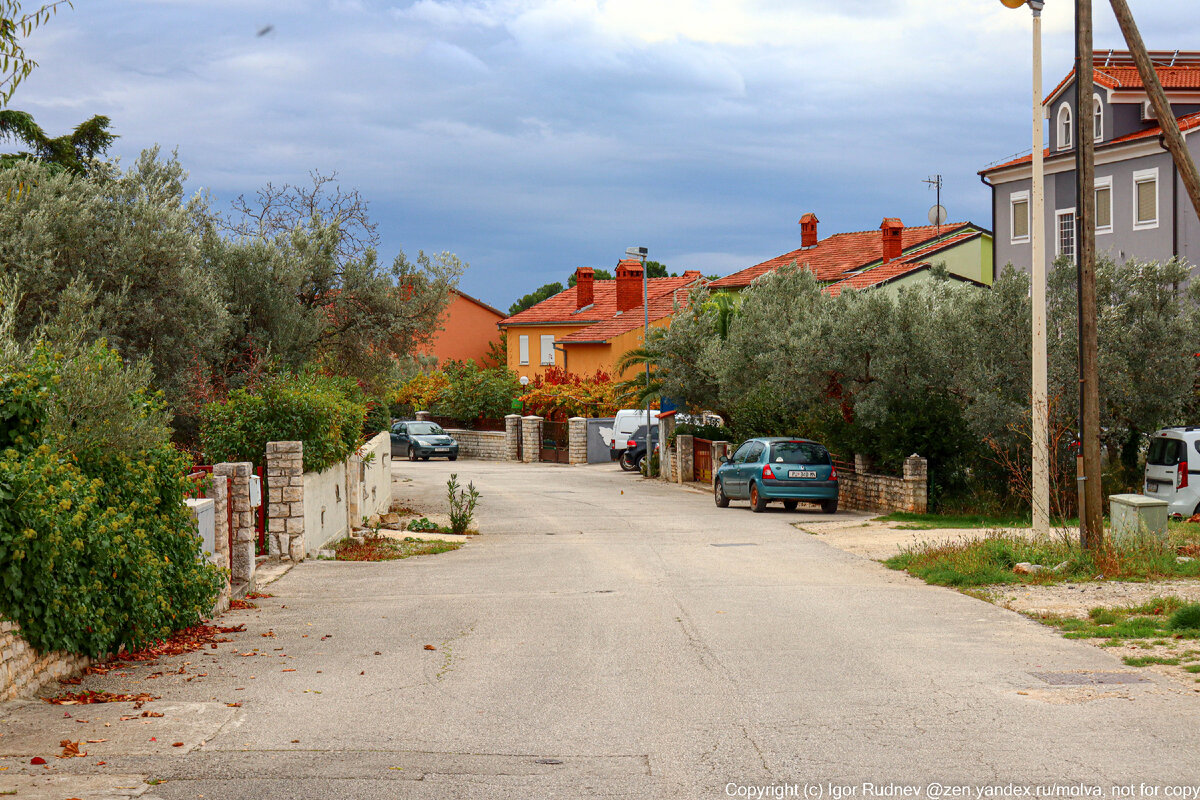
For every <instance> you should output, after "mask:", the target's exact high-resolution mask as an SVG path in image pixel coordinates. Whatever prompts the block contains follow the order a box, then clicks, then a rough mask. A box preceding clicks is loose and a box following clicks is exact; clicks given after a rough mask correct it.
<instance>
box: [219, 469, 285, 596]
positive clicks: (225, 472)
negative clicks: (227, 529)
mask: <svg viewBox="0 0 1200 800" xmlns="http://www.w3.org/2000/svg"><path fill="white" fill-rule="evenodd" d="M268 466H269V463H268ZM253 473H254V465H253V464H251V463H250V462H249V461H239V462H233V463H228V462H227V463H223V464H216V465H214V466H213V475H214V476H224V477H226V478H228V479H229V484H228V487H229V488H228V491H229V502H231V503H232V504H233V551H232V552H231V553H230V562H229V571H230V577H231V580H232V582H233V584H234V585H235V586H238V585H241V584H249V583H250V582H251V581H252V580H253V579H254V563H255V562H254V556H255V552H254V551H255V532H254V508H253V506H251V505H250V476H251V475H252V474H253ZM268 482H271V481H270V479H269V478H268Z"/></svg>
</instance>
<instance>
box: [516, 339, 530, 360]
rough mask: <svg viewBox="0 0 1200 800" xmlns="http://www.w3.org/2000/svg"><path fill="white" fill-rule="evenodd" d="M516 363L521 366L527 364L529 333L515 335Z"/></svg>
mask: <svg viewBox="0 0 1200 800" xmlns="http://www.w3.org/2000/svg"><path fill="white" fill-rule="evenodd" d="M517 363H518V364H519V365H520V366H522V367H527V366H529V334H528V333H522V334H521V335H519V336H518V337H517Z"/></svg>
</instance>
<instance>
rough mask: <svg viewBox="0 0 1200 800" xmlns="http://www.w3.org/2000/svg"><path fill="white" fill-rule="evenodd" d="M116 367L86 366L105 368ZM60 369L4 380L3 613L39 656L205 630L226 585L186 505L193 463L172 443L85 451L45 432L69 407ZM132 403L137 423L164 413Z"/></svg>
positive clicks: (52, 365)
mask: <svg viewBox="0 0 1200 800" xmlns="http://www.w3.org/2000/svg"><path fill="white" fill-rule="evenodd" d="M114 357H115V355H114V354H112V353H111V351H104V352H103V353H101V352H100V351H93V352H92V353H89V354H84V356H83V358H96V359H98V360H97V361H96V363H95V364H94V366H96V367H102V366H104V367H106V366H107V364H106V363H105V362H108V361H109V360H110V359H111V358H114ZM68 363H71V362H68ZM75 363H78V360H76V362H75ZM62 367H63V361H62V359H61V357H58V356H54V355H51V354H50V353H48V352H47V351H45V350H39V351H38V352H37V353H36V354H35V356H34V358H33V360H32V363H30V364H26V365H22V366H19V367H16V368H10V369H8V370H6V371H4V372H3V373H0V446H2V447H3V450H0V614H2V615H3V616H4V617H5V618H7V619H10V620H12V621H14V622H16V623H17V624H18V625H20V627H21V635H22V636H23V637H24V638H25V639H26V640H27V641H28V642H29V643H30V644H32V645H33V646H34V647H36V648H37V649H39V650H42V651H46V650H68V651H71V652H77V653H86V654H89V655H100V654H103V653H108V652H114V651H116V650H118V649H120V648H121V647H129V648H135V647H139V646H142V645H145V644H148V643H150V642H153V641H155V640H158V639H161V638H164V637H165V636H167V635H169V634H170V633H171V632H173V631H175V630H177V629H179V628H183V627H187V626H189V625H193V624H195V623H197V622H199V621H200V620H201V618H202V617H203V616H204V615H205V614H207V613H209V612H210V611H211V609H212V605H213V602H214V601H215V600H216V597H217V593H218V592H219V590H220V587H221V585H222V583H223V578H222V573H221V570H219V569H218V568H217V567H215V566H214V565H212V564H211V563H209V562H208V561H207V560H205V559H204V558H203V555H202V553H201V550H200V540H199V537H198V536H197V535H196V532H195V525H194V523H193V522H192V519H191V514H190V513H189V511H188V508H187V506H186V504H185V503H184V492H185V490H186V488H187V487H188V485H189V484H188V481H187V479H186V477H185V476H186V474H187V471H188V464H189V461H188V459H187V457H186V456H185V455H184V454H182V453H180V452H179V451H178V450H176V449H175V448H174V447H172V446H171V445H170V444H165V443H162V444H157V445H154V446H151V447H148V448H145V449H142V450H140V451H138V452H135V453H134V454H133V455H130V454H128V453H126V452H122V451H120V450H118V449H116V448H105V447H100V446H97V447H94V448H92V449H90V450H88V451H84V452H79V453H76V452H73V451H72V447H71V442H70V440H69V439H68V438H66V436H64V435H62V434H60V432H59V431H57V430H47V427H48V426H44V425H43V424H42V423H43V421H44V420H45V419H46V418H47V416H48V409H50V408H51V406H53V405H54V404H55V403H62V402H67V401H69V398H64V397H60V396H58V395H57V394H56V393H57V392H59V391H63V390H61V389H60V386H61V385H66V384H64V383H63V382H62V381H61V380H60V379H61V377H62V376H61V374H60V369H61V368H62ZM92 371H93V372H96V371H97V370H92ZM129 401H130V402H129V405H128V408H129V415H130V421H131V422H137V421H141V420H144V419H147V418H152V417H154V416H155V415H156V414H158V413H159V409H158V408H157V401H155V400H153V399H152V398H150V397H149V396H147V395H146V394H145V392H144V391H138V392H135V393H134V394H133V395H131V396H130V398H129Z"/></svg>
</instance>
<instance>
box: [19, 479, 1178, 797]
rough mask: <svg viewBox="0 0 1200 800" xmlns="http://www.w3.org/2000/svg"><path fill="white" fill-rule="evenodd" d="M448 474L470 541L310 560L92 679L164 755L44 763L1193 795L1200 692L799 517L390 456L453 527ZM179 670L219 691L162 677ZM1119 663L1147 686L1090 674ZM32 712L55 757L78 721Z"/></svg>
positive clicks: (340, 779) (348, 784)
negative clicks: (475, 496) (263, 594)
mask: <svg viewBox="0 0 1200 800" xmlns="http://www.w3.org/2000/svg"><path fill="white" fill-rule="evenodd" d="M451 471H454V472H457V473H458V474H459V476H460V479H470V480H473V481H474V482H475V485H476V486H477V487H478V488H479V490H480V491H481V492H482V495H483V497H482V501H481V504H480V507H479V512H478V518H479V527H480V529H481V530H482V532H483V534H482V535H481V536H480V537H478V538H476V539H474V540H472V541H471V543H470V544H469V545H468V546H467V547H465V548H464V549H462V550H459V551H457V552H453V553H447V554H443V555H439V556H435V557H424V558H413V559H408V560H405V561H400V562H390V563H384V564H351V563H335V562H307V563H305V564H303V565H300V566H299V567H297V568H296V569H294V570H292V572H290V573H289V574H288V575H286V576H284V577H283V578H282V579H281V580H279V581H278V582H277V583H275V584H273V585H272V586H271V587H270V589H269V591H270V592H272V593H273V594H274V595H275V597H273V598H269V599H264V600H261V601H259V602H260V604H261V609H260V610H259V611H242V612H233V613H232V614H230V615H229V616H227V617H226V618H225V623H226V624H228V623H229V622H230V621H236V622H242V621H245V622H246V623H247V627H248V630H247V632H246V633H242V634H236V635H235V637H236V641H235V643H233V644H232V645H222V646H221V649H220V650H216V651H211V652H204V653H201V654H194V655H192V656H190V657H182V658H179V659H175V660H173V661H164V662H162V663H160V664H159V666H158V667H157V668H156V670H159V671H165V672H166V673H167V674H165V675H163V676H162V677H159V678H156V679H154V680H153V681H149V680H145V676H143V675H142V673H140V672H139V673H136V674H134V675H133V676H131V677H118V676H106V677H104V678H98V677H93V678H89V679H88V681H87V682H86V683H85V687H84V688H96V689H100V688H108V689H111V690H122V691H131V690H146V689H148V688H152V689H153V690H154V691H155V693H156V694H160V695H161V696H162V698H163V699H162V700H160V701H157V702H156V703H155V704H154V706H155V707H157V708H159V709H160V710H162V709H164V708H165V709H168V710H169V711H170V713H168V714H167V715H166V717H164V718H163V719H162V720H154V721H153V722H154V723H155V724H156V725H161V727H160V728H154V730H160V731H161V732H160V733H159V735H158V736H156V737H155V738H156V739H158V741H157V742H153V743H140V744H139V743H132V742H126V741H125V739H120V738H117V739H114V742H115V743H114V744H113V745H111V746H109V745H108V743H97V744H95V745H93V746H92V747H93V750H94V754H95V755H94V757H96V756H99V757H103V758H105V759H106V761H107V763H106V764H105V765H104V766H103V767H97V766H94V762H93V761H92V758H88V759H71V760H70V762H69V763H68V762H59V763H57V764H55V765H53V766H54V770H55V773H56V774H58V775H63V774H78V775H84V774H96V773H106V772H107V773H108V774H119V775H129V776H143V777H144V776H150V777H151V778H153V779H156V780H162V781H164V782H163V783H159V784H158V785H155V786H153V787H152V788H151V789H149V792H150V794H149V795H146V796H147V797H150V796H152V797H155V798H162V799H163V800H167V798H171V799H175V798H179V799H182V798H197V797H206V798H234V797H244V798H257V799H259V800H276V798H278V799H279V800H283V798H287V799H288V800H293V799H294V798H356V799H357V798H362V799H364V800H368V799H370V798H466V797H479V798H572V797H635V798H641V797H680V798H707V797H712V798H717V797H728V796H756V795H754V794H745V793H741V792H745V791H749V790H747V789H746V788H745V787H752V788H753V787H761V788H764V789H766V790H767V791H770V792H774V794H766V795H765V796H767V797H776V796H795V795H790V794H783V793H782V792H791V791H796V792H798V793H799V796H802V797H803V796H805V793H804V791H805V788H806V787H808V795H807V796H808V797H810V798H822V800H845V798H847V797H853V798H861V797H864V796H870V792H871V791H872V788H871V787H875V788H874V791H877V792H885V791H887V790H888V787H898V786H900V785H911V786H914V787H920V789H921V792H922V793H921V794H919V795H915V796H918V797H922V798H923V797H926V796H930V797H931V798H932V800H937V797H935V796H933V795H930V794H929V789H928V784H929V783H931V782H936V783H937V784H940V785H946V786H955V785H970V786H973V787H989V786H1003V785H1005V784H1008V783H1010V782H1013V783H1016V784H1020V785H1021V786H1039V785H1054V786H1074V787H1076V788H1075V789H1073V790H1072V791H1076V792H1081V791H1084V790H1080V789H1078V786H1079V785H1080V784H1083V785H1085V786H1086V787H1091V786H1097V787H1100V789H1101V790H1102V791H1103V792H1104V794H1103V795H1099V796H1112V795H1111V794H1110V789H1111V787H1112V786H1114V785H1125V784H1131V783H1132V784H1134V785H1135V787H1138V788H1135V790H1134V794H1132V795H1131V796H1133V797H1142V796H1153V795H1143V794H1142V793H1141V792H1142V790H1141V789H1140V787H1139V786H1138V785H1139V784H1143V783H1145V784H1148V785H1154V786H1159V787H1167V786H1175V785H1183V784H1190V785H1194V784H1197V783H1200V780H1198V779H1200V757H1198V756H1197V754H1198V753H1200V728H1198V726H1197V719H1198V712H1200V694H1198V693H1196V692H1194V691H1192V690H1190V689H1189V688H1188V687H1186V686H1182V685H1180V684H1177V683H1172V682H1170V681H1168V680H1166V679H1163V678H1160V677H1158V676H1155V675H1146V674H1144V673H1137V672H1136V671H1133V670H1130V669H1129V668H1126V667H1124V666H1123V665H1122V664H1121V662H1120V661H1118V660H1117V659H1116V658H1114V657H1113V656H1111V655H1110V654H1108V653H1107V652H1105V651H1104V650H1102V649H1099V648H1096V647H1093V646H1090V645H1087V644H1084V643H1081V642H1075V641H1069V640H1065V639H1063V638H1062V637H1061V636H1060V635H1058V634H1057V633H1055V632H1053V631H1051V630H1049V629H1047V628H1044V627H1042V626H1040V625H1038V624H1036V623H1034V622H1031V621H1029V620H1026V619H1024V618H1022V617H1020V616H1018V615H1016V614H1013V613H1011V612H1008V611H1005V610H1003V609H999V608H997V607H994V606H991V605H989V604H986V603H983V602H981V601H978V600H975V599H972V598H970V597H967V596H964V595H961V594H958V593H955V592H952V591H949V590H946V589H939V588H933V587H927V586H925V585H923V584H921V583H919V582H917V581H915V580H912V579H909V578H907V577H905V576H903V575H900V574H897V573H894V572H891V571H889V570H887V569H885V568H883V567H882V566H881V565H879V564H877V563H875V562H872V561H868V560H865V559H862V558H859V557H857V556H853V555H850V554H847V553H844V552H841V551H839V550H835V549H832V548H830V547H828V546H827V545H825V544H823V543H822V542H821V541H820V540H819V539H817V538H815V537H812V536H809V535H807V534H805V533H803V532H802V531H800V530H797V529H796V528H795V527H793V526H792V524H791V523H793V522H796V521H800V520H805V519H813V520H815V519H821V518H823V517H821V515H820V514H819V513H817V512H815V511H811V512H804V511H801V512H797V513H787V512H785V511H783V510H782V509H781V508H775V507H772V508H771V510H770V511H769V512H768V513H764V514H752V513H751V512H750V511H749V509H748V508H747V507H746V504H744V503H735V504H734V506H733V507H732V508H730V509H727V510H720V509H717V508H716V507H715V506H714V505H713V503H712V499H711V497H708V496H705V495H703V494H699V493H694V492H689V491H685V490H681V489H679V488H676V487H670V486H666V485H663V484H660V483H657V482H648V481H644V480H642V479H640V478H638V477H635V476H633V475H629V474H624V473H621V472H620V471H619V470H617V469H616V468H614V467H609V466H607V465H605V466H601V467H586V468H579V467H575V468H573V467H562V466H552V465H515V464H491V463H486V462H477V461H460V462H457V463H455V464H447V463H445V462H436V461H435V462H428V463H408V462H397V465H396V467H395V475H396V478H397V479H398V482H397V483H396V484H395V490H396V496H397V499H400V500H403V501H406V502H410V503H411V504H413V505H414V506H417V507H419V508H430V509H442V508H443V507H444V493H445V480H446V477H447V476H448V475H449V473H450V472H451ZM268 631H271V632H273V633H274V636H269V637H264V636H262V635H261V634H263V633H266V632H268ZM426 645H432V646H433V647H434V648H436V649H433V650H429V649H426ZM254 648H258V650H259V652H260V654H259V655H257V656H241V655H239V653H245V652H249V651H252V650H253V649H254ZM277 648H278V649H277ZM184 661H188V662H190V663H189V664H187V665H186V669H185V672H186V673H188V674H189V675H190V674H193V673H196V672H199V671H203V672H204V673H205V676H204V677H202V678H198V679H193V680H191V681H188V680H187V679H186V677H185V676H183V675H172V674H170V673H171V671H172V669H173V668H174V666H175V665H179V666H183V662H184ZM164 668H165V669H164ZM284 670H289V671H284ZM291 670H294V671H291ZM1114 672H1125V673H1133V675H1134V677H1137V678H1139V679H1141V682H1138V683H1115V684H1107V683H1103V684H1099V685H1084V684H1086V683H1089V682H1092V681H1095V680H1106V679H1107V678H1105V674H1106V673H1114ZM1048 673H1054V674H1055V675H1047V674H1048ZM1061 673H1069V674H1067V675H1065V677H1064V676H1063V675H1061ZM1039 675H1043V677H1039ZM251 676H253V677H251ZM1056 676H1057V677H1056ZM1063 680H1066V681H1072V682H1074V683H1073V684H1071V683H1068V684H1066V685H1061V684H1059V683H1057V682H1058V681H1063ZM227 702H240V703H241V706H240V707H235V708H231V707H228V706H226V705H225V704H226V703H227ZM148 707H149V706H148ZM46 708H52V711H53V714H54V715H57V716H61V714H60V713H59V712H60V711H61V709H60V708H58V707H49V706H45V705H44V704H43V705H38V706H37V707H33V706H30V707H17V708H16V709H15V710H14V711H10V713H9V717H10V719H9V720H0V729H5V730H12V731H14V733H13V734H12V736H9V737H2V738H0V755H9V756H11V758H8V759H0V760H2V761H3V763H4V764H6V765H7V764H13V765H18V764H20V763H23V762H21V761H20V758H19V757H20V756H21V755H22V754H26V755H27V749H28V747H29V745H27V744H22V741H23V740H21V739H20V731H19V730H18V729H17V728H13V727H12V725H13V724H16V725H17V726H18V728H19V723H20V722H21V720H22V719H25V720H26V721H28V720H29V719H31V717H29V715H30V714H37V713H40V714H47V713H48V712H45V711H44V710H42V709H46ZM76 711H77V712H78V713H77V714H76V716H81V715H82V713H83V712H82V711H81V710H79V709H76ZM87 711H88V712H89V714H90V715H91V716H92V722H91V723H89V724H94V723H95V722H96V721H98V720H100V719H102V716H101V715H102V714H104V713H110V714H113V713H117V712H116V711H115V710H109V709H102V708H101V707H91V708H89V709H87ZM22 714H24V715H25V717H22ZM46 720H47V722H45V723H44V724H45V725H47V726H51V723H53V725H52V726H51V727H53V730H51V731H49V734H50V738H57V737H58V736H59V733H58V731H59V730H60V729H62V730H68V729H70V730H74V729H73V728H70V724H71V723H72V722H74V720H66V721H63V720H57V719H53V720H52V719H51V717H50V716H46ZM6 722H7V723H11V724H10V726H9V728H5V727H4V725H5V723H6ZM185 723H186V724H190V725H191V726H192V727H191V728H189V729H187V731H185V732H186V733H187V736H186V737H184V736H183V735H182V734H180V740H182V741H184V745H183V746H181V747H178V748H171V747H168V746H166V740H167V739H173V738H174V737H175V735H176V734H174V733H173V732H172V731H174V730H176V729H178V726H180V725H185ZM122 725H124V726H125V727H122ZM173 725H174V726H176V728H172V727H171V726H173ZM85 727H86V726H85ZM153 727H154V726H153V725H147V726H146V728H145V729H144V730H145V732H144V733H140V734H138V735H139V736H141V738H148V737H146V736H145V733H148V732H151V728H153ZM117 728H120V729H121V731H122V734H121V735H122V736H125V737H126V739H128V737H129V735H130V734H129V733H128V731H129V730H131V728H130V726H129V723H120V724H113V725H111V726H110V727H109V728H106V729H103V730H104V731H113V730H114V729H117ZM34 729H36V726H34ZM68 732H69V731H68ZM135 733H136V731H135ZM26 734H27V736H32V735H33V734H32V733H30V732H29V731H26ZM110 735H115V734H110ZM160 737H162V738H160ZM135 738H136V737H135ZM123 742H124V743H123ZM23 747H24V748H26V749H24V750H23V749H22V748H23ZM106 747H107V748H108V749H107V750H106V749H105V748H106ZM14 769H15V770H16V771H20V770H26V771H27V770H28V768H26V767H20V766H15V767H14ZM5 774H7V775H10V776H12V775H13V773H5ZM864 783H865V784H870V786H864V785H863V784H864ZM831 785H832V786H831ZM818 786H819V787H820V791H821V793H820V794H817V789H815V788H813V787H818ZM838 786H848V787H852V788H853V792H851V791H849V790H843V791H841V792H839V791H838V789H837V787H838ZM934 791H935V792H936V789H935V790H934ZM1059 791H1063V790H1061V789H1060V790H1059ZM1086 791H1088V792H1090V791H1091V790H1090V789H1087V790H1086ZM1164 791H1165V790H1160V792H1159V794H1158V795H1157V796H1158V797H1164V796H1165V794H1164V793H1163V792H1164ZM739 793H741V794H739ZM21 796H32V795H28V794H22V795H21ZM45 796H47V797H50V796H52V795H50V794H46V795H45ZM67 796H69V795H67ZM81 796H82V795H81ZM96 796H97V797H99V796H101V795H100V794H97V795H96ZM103 796H106V797H107V796H109V795H103ZM112 796H123V795H116V794H114V795H112ZM909 796H914V795H909ZM947 796H949V795H947ZM970 796H971V797H976V795H970ZM1057 796H1076V797H1077V796H1086V795H1083V794H1078V793H1077V794H1073V795H1062V794H1059V795H1057ZM1090 796H1097V795H1094V794H1093V795H1090Z"/></svg>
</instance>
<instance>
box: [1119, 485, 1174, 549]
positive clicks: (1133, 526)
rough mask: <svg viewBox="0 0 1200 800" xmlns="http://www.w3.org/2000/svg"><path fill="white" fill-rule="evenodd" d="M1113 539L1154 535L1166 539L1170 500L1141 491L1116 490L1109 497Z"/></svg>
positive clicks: (1153, 536)
mask: <svg viewBox="0 0 1200 800" xmlns="http://www.w3.org/2000/svg"><path fill="white" fill-rule="evenodd" d="M1108 504H1109V519H1110V520H1111V524H1112V539H1113V542H1114V543H1116V542H1124V541H1129V540H1134V539H1143V538H1147V537H1149V538H1154V539H1158V540H1160V541H1163V542H1165V541H1166V540H1167V501H1166V500H1156V499H1155V498H1153V497H1146V496H1145V495H1141V494H1114V495H1110V496H1109V498H1108Z"/></svg>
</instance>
